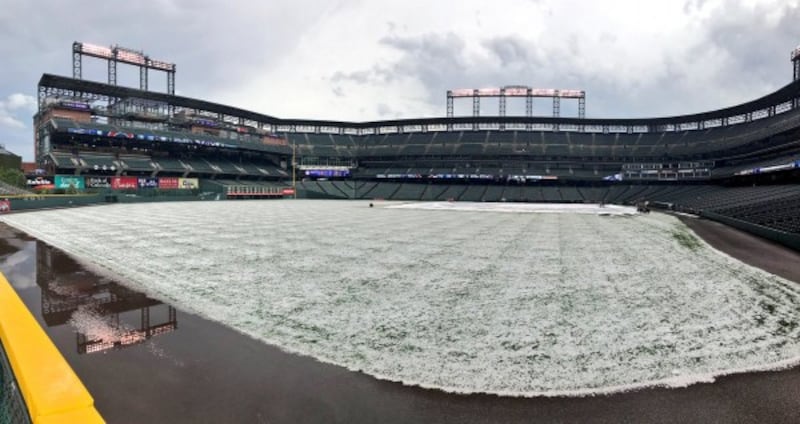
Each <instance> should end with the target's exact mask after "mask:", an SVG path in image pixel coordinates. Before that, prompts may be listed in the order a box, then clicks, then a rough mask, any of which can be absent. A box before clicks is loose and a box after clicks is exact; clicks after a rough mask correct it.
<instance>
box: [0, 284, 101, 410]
mask: <svg viewBox="0 0 800 424" xmlns="http://www.w3.org/2000/svg"><path fill="white" fill-rule="evenodd" d="M0 340H1V341H2V342H3V347H4V348H5V351H6V356H7V357H8V360H9V363H10V364H11V368H12V370H13V371H14V377H15V378H16V380H17V384H18V385H19V388H20V391H21V392H22V396H23V397H24V398H25V404H26V405H27V407H28V412H29V413H30V416H31V420H32V421H33V423H34V424H66V423H70V424H71V423H86V424H94V423H103V422H104V421H103V418H102V417H100V414H99V413H98V412H97V409H95V407H94V399H92V396H91V395H90V394H89V392H88V391H87V390H86V387H84V385H83V383H82V382H81V380H80V379H79V378H78V376H77V375H75V372H74V371H73V370H72V368H71V367H70V366H69V364H67V361H66V360H65V359H64V357H63V356H62V355H61V352H59V351H58V348H56V346H55V345H54V344H53V342H52V341H51V340H50V338H49V337H47V334H45V332H44V330H43V329H42V327H40V326H39V323H37V322H36V319H35V318H34V317H33V315H32V314H31V312H30V311H29V310H28V308H27V307H26V306H25V304H24V303H23V302H22V299H20V298H19V296H18V295H17V293H16V291H14V289H13V288H12V287H11V285H10V284H9V283H8V281H7V280H6V278H5V277H4V276H3V275H2V274H0Z"/></svg>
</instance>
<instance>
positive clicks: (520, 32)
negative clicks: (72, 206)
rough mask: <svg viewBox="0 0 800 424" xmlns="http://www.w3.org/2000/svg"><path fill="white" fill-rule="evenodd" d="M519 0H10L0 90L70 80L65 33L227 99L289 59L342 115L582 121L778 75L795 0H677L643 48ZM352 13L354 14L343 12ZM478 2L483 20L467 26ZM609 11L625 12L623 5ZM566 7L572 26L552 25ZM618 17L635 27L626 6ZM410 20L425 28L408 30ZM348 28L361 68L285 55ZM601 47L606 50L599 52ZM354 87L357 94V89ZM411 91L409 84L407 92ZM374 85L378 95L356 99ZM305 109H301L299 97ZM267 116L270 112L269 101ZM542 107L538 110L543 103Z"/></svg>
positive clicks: (709, 104) (19, 144) (1, 95)
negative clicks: (514, 107)
mask: <svg viewBox="0 0 800 424" xmlns="http://www.w3.org/2000/svg"><path fill="white" fill-rule="evenodd" d="M570 1H571V0H570ZM537 2H538V0H537ZM521 3H522V2H520V3H516V4H515V3H514V2H509V4H508V11H507V13H505V14H501V15H502V16H501V15H493V14H492V12H491V11H490V10H487V9H486V5H485V4H483V3H478V2H475V3H474V4H469V2H464V4H463V7H464V9H463V12H464V13H460V14H459V13H457V12H459V11H454V12H453V16H452V18H453V19H452V20H451V21H450V23H449V24H448V23H446V22H445V21H446V20H441V19H438V17H431V16H427V15H426V14H432V13H434V11H441V10H440V9H437V8H436V7H434V6H431V7H430V10H431V12H430V13H428V12H427V10H428V8H427V7H425V8H421V9H420V10H419V11H417V12H415V14H410V15H408V16H405V17H404V16H403V15H402V14H398V13H391V14H386V15H379V14H377V13H375V9H374V8H373V9H369V7H368V5H369V4H368V3H367V2H362V1H359V0H341V1H337V2H332V3H330V4H320V3H319V2H317V1H314V0H297V1H293V2H286V1H284V2H281V1H277V2H248V3H246V4H241V3H237V4H236V7H224V6H221V5H220V4H219V3H218V2H215V1H212V0H194V1H190V0H157V1H156V2H115V3H114V5H113V7H109V6H108V3H107V2H104V1H99V0H74V1H70V2H60V1H57V0H43V1H39V2H25V1H21V0H11V1H7V2H5V3H4V4H3V7H2V8H0V55H2V57H5V58H9V60H6V61H4V63H3V66H0V101H7V100H8V96H9V95H11V94H13V93H16V94H20V95H26V96H35V95H36V92H35V88H36V83H37V81H38V78H39V76H40V75H41V73H43V72H49V73H56V74H62V75H69V74H70V73H71V67H70V51H69V49H70V47H71V43H72V41H86V42H92V43H97V44H102V45H109V44H112V43H119V44H120V45H123V46H126V47H131V48H143V49H144V50H145V52H146V53H148V54H149V55H150V56H151V57H153V58H156V59H161V60H167V61H174V62H176V63H177V65H178V74H177V89H178V91H179V92H180V93H181V94H182V95H186V96H190V97H198V98H202V99H207V100H211V101H220V100H219V99H232V98H233V97H226V95H227V94H228V93H230V92H234V91H238V92H243V93H244V94H242V95H241V96H240V97H237V98H235V99H236V101H239V100H241V99H244V100H245V101H246V100H247V98H248V97H247V96H252V97H253V98H257V97H264V95H263V94H262V93H259V92H257V91H258V90H253V91H252V94H251V91H248V90H249V89H250V86H249V85H248V82H249V81H251V80H254V79H259V78H263V76H264V75H265V74H267V73H269V71H270V70H273V69H290V70H291V71H290V72H293V71H294V70H295V69H297V73H298V74H300V75H303V76H306V75H307V76H308V81H315V82H318V81H323V83H324V84H328V86H323V89H318V88H319V86H316V88H315V89H317V91H315V92H314V95H315V96H316V97H315V99H314V101H315V102H316V103H318V104H320V105H330V104H332V103H333V101H336V99H340V98H342V99H343V100H341V101H340V103H342V104H344V103H346V104H353V106H352V107H351V108H350V109H348V110H347V113H348V114H354V115H356V116H352V117H350V119H353V120H362V119H365V118H367V117H372V116H375V115H376V114H377V115H378V116H386V117H389V116H391V117H394V116H404V117H414V116H420V115H421V114H423V113H426V112H428V113H430V112H429V111H437V112H438V111H440V114H443V113H444V99H445V97H444V93H445V91H446V90H448V89H452V88H477V87H491V86H502V85H509V84H524V85H530V86H534V87H541V88H578V89H585V90H586V91H587V95H588V101H587V110H588V114H589V116H596V117H623V116H625V117H629V116H657V115H669V114H680V113H687V112H697V111H702V110H707V109H710V108H716V107H723V106H728V105H730V104H732V103H734V102H739V101H746V100H749V99H752V98H754V97H757V96H759V95H762V94H766V93H767V92H769V91H770V90H774V89H776V88H778V87H780V86H782V85H784V84H786V83H788V82H789V80H790V75H791V72H790V71H791V67H790V64H789V61H788V52H789V50H790V49H792V48H793V47H794V46H796V45H797V44H798V42H800V25H797V22H800V12H799V11H798V0H787V1H785V2H783V3H782V4H779V5H778V6H769V5H767V3H764V4H761V3H759V4H757V5H755V6H751V5H749V4H746V3H744V2H740V1H736V0H730V1H722V2H720V1H716V0H688V1H686V2H685V3H681V4H678V5H676V6H675V8H674V11H675V12H677V13H678V15H680V16H681V18H682V19H683V21H685V22H683V21H682V22H681V24H685V28H684V29H685V30H686V31H685V34H691V37H681V36H683V35H684V34H675V33H664V34H661V35H660V36H661V37H662V39H661V40H662V41H664V39H667V40H665V41H664V42H660V41H659V43H658V45H655V46H653V47H652V48H653V49H658V50H659V51H658V52H657V54H649V55H648V54H643V53H642V52H643V51H644V50H643V49H646V48H647V46H644V45H643V44H644V43H646V42H647V41H644V40H642V41H640V40H639V38H640V37H641V34H638V33H636V31H637V30H636V29H635V28H637V26H636V25H631V26H630V28H620V29H618V28H616V27H613V26H608V25H601V24H603V23H604V19H606V18H604V17H603V16H592V17H591V19H593V21H592V22H596V23H597V24H598V26H597V30H596V31H595V32H591V31H589V32H585V31H584V30H585V29H586V27H585V26H582V25H577V24H574V23H575V22H580V21H581V19H584V18H586V16H584V15H585V13H583V12H582V11H581V10H580V9H581V8H580V7H579V6H580V5H577V4H572V3H569V5H571V6H570V8H571V9H570V10H568V11H567V12H568V13H564V10H562V9H563V8H564V7H567V6H562V3H561V2H558V3H555V2H552V3H547V2H544V1H541V3H542V4H543V5H542V7H541V8H537V10H538V11H539V12H541V15H542V16H539V18H541V19H543V22H544V25H545V26H544V27H543V28H538V27H537V28H536V29H537V31H530V33H529V32H526V30H524V27H519V26H517V27H514V26H513V25H512V23H513V22H512V21H513V19H508V20H507V19H506V18H507V17H508V16H512V15H513V14H514V13H515V10H516V9H515V8H517V7H519V4H521ZM524 3H526V4H527V2H524ZM409 7H412V6H409ZM609 7H611V6H609ZM381 8H384V9H388V8H389V6H384V5H381ZM351 9H352V10H355V12H358V13H347V12H348V11H352V10H351ZM363 10H370V11H371V12H370V13H371V15H369V16H368V15H367V14H366V13H365V14H359V13H360V12H361V11H363ZM478 10H480V11H481V14H480V20H481V25H482V27H481V28H480V30H479V31H475V20H476V19H477V18H476V16H478V15H477V11H478ZM519 10H522V9H521V8H520V9H519ZM559 10H560V12H559ZM342 11H344V12H342ZM392 12H397V11H396V10H393V11H392ZM539 12H536V13H539ZM387 13H388V11H387ZM437 13H438V12H437ZM526 13H531V19H532V22H534V21H535V20H536V18H537V16H534V15H535V13H534V12H526ZM609 13H622V14H625V13H629V8H625V9H624V10H620V9H615V10H610V11H609ZM630 13H635V12H630ZM342 16H346V17H347V19H348V20H344V18H342ZM386 16H391V20H390V21H389V20H387V19H386ZM503 16H506V18H504V17H503ZM564 16H566V18H564ZM562 18H563V19H569V22H567V21H564V22H559V19H562ZM337 19H338V20H337ZM352 19H365V20H369V21H372V22H376V23H377V26H376V27H375V28H373V27H370V26H369V25H360V24H359V22H361V21H353V20H352ZM459 19H460V20H459ZM626 19H629V20H630V21H631V22H634V21H635V19H636V16H635V14H632V15H631V16H629V17H626ZM417 20H419V21H421V22H426V25H427V26H421V25H415V24H416V22H417ZM507 21H508V22H507ZM434 22H441V25H436V24H434ZM454 22H455V23H456V24H453V23H454ZM623 22H624V21H623ZM459 24H464V25H461V26H459ZM355 25H359V26H358V28H357V30H354V31H339V32H337V31H338V29H340V28H342V27H347V26H355ZM320 28H324V29H320ZM539 30H541V31H539ZM321 31H322V32H321ZM324 31H333V32H332V33H331V34H329V33H328V32H324ZM581 31H584V32H581ZM356 36H362V37H369V38H367V40H368V41H369V42H368V43H361V44H368V45H369V46H368V47H364V46H361V47H360V48H363V49H365V50H359V51H357V52H356V53H357V54H358V55H360V56H359V57H361V58H366V59H367V60H366V61H359V62H358V63H361V64H362V65H361V66H354V65H352V64H351V63H350V62H349V59H348V58H349V57H350V56H349V55H348V54H341V55H339V54H336V53H337V52H332V53H333V54H331V55H330V57H331V59H330V60H329V62H326V63H325V64H324V66H319V63H315V66H316V67H310V66H306V67H303V66H304V65H305V64H304V63H294V61H295V60H298V58H300V59H299V60H300V61H302V60H303V59H304V56H314V55H316V54H317V53H322V55H321V56H323V57H326V58H327V56H325V53H328V52H314V51H311V52H309V50H313V49H314V47H313V40H321V39H325V40H328V39H331V40H333V39H334V38H332V37H356ZM671 37H674V38H675V40H674V41H673V40H672V39H671ZM349 41H351V40H348V39H346V38H343V39H341V40H336V43H331V44H330V45H331V46H334V48H336V47H335V46H337V45H340V46H341V47H340V48H341V49H342V52H343V53H349V49H351V48H352V47H351V45H352V44H359V43H350V42H349ZM657 41H658V40H657ZM597 51H602V55H601V56H600V57H601V59H600V60H597V59H596V58H597V55H596V54H595V53H596V52H597ZM647 53H651V52H647ZM640 55H641V56H642V57H640ZM645 56H646V57H645ZM339 57H342V58H343V59H339ZM589 58H591V59H589ZM326 60H327V59H326ZM121 69H122V68H121ZM337 70H338V71H337ZM85 75H86V76H87V77H89V78H93V79H101V80H102V79H104V78H105V68H104V66H103V63H101V62H100V61H95V60H87V61H86V62H85ZM284 75H285V73H284ZM122 76H123V78H125V80H124V81H123V83H126V84H128V85H136V82H137V80H136V74H135V69H127V67H126V70H125V71H123V73H122ZM163 79H164V78H163V75H157V74H155V73H154V74H152V75H151V86H152V87H154V88H155V89H158V90H163V85H164V81H163ZM295 83H297V82H296V81H295ZM262 86H264V87H269V88H270V89H273V90H274V88H275V87H274V86H271V87H270V86H268V85H266V84H263V83H262ZM354 86H358V88H363V89H361V90H353V88H354ZM408 87H413V88H414V89H415V90H410V91H409V92H408V93H407V92H406V91H404V90H406V89H407V88H408ZM417 88H421V90H418V89H417ZM412 91H413V94H409V93H411V92H412ZM376 92H380V93H381V95H382V96H383V95H385V97H379V98H374V99H373V98H366V97H365V98H359V97H358V96H368V95H370V94H366V93H376ZM345 93H347V96H345ZM753 93H757V94H756V95H754V94H753ZM304 95H306V94H305V93H304ZM372 95H374V94H372ZM403 96H409V97H410V96H416V97H415V98H413V99H407V98H404V97H403ZM317 97H318V98H317ZM345 97H346V100H347V101H345V100H344V98H345ZM417 97H418V98H417ZM390 98H395V99H397V98H402V100H403V101H406V100H409V101H407V102H406V103H405V104H406V105H405V106H399V103H400V102H397V103H394V102H390V101H389V100H388V99H390ZM348 102H349V103H348ZM275 103H277V104H279V105H280V104H289V103H291V102H289V101H286V102H275ZM309 103H314V102H309ZM362 104H363V107H362ZM487 104H489V102H487ZM240 106H244V105H240ZM267 107H271V106H269V104H268V105H267ZM303 107H307V106H306V105H305V103H304V106H303ZM570 107H571V106H570V105H568V106H567V109H566V110H570V109H569V108H570ZM326 110H330V108H329V107H328V109H325V108H324V106H319V108H318V110H315V111H314V113H317V114H319V115H322V114H325V113H328V112H326ZM421 110H422V111H421ZM264 112H265V113H270V114H277V115H278V116H281V115H280V112H278V111H273V110H265V111H264ZM547 112H548V111H547V110H546V109H543V112H542V113H547ZM343 113H344V112H343ZM298 114H299V115H302V111H301V112H299V113H298ZM30 115H31V113H30V112H29V111H27V110H24V109H23V108H16V109H14V110H10V109H9V108H8V107H6V108H5V112H2V111H0V122H4V123H5V124H3V123H0V143H5V144H6V145H7V147H9V148H10V150H12V151H14V152H17V153H21V154H23V155H24V156H25V157H26V159H31V157H32V151H33V148H32V141H31V131H30V122H31V117H30ZM301 117H307V116H301ZM320 117H324V116H320ZM342 119H346V117H344V116H342Z"/></svg>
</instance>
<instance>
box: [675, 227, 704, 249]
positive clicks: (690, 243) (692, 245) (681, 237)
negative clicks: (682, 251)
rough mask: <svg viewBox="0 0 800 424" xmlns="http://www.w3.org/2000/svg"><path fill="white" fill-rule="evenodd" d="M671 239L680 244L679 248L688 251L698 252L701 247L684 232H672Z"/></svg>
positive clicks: (694, 238) (700, 244)
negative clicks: (681, 247)
mask: <svg viewBox="0 0 800 424" xmlns="http://www.w3.org/2000/svg"><path fill="white" fill-rule="evenodd" d="M672 237H673V238H674V239H675V240H677V241H678V243H680V245H681V246H683V247H685V248H687V249H689V250H699V249H700V248H702V247H703V243H701V242H700V240H699V239H698V238H697V237H695V236H693V235H692V234H690V233H688V232H687V231H684V230H673V231H672Z"/></svg>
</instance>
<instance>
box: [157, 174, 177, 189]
mask: <svg viewBox="0 0 800 424" xmlns="http://www.w3.org/2000/svg"><path fill="white" fill-rule="evenodd" d="M158 188H163V189H176V188H178V177H161V178H159V179H158Z"/></svg>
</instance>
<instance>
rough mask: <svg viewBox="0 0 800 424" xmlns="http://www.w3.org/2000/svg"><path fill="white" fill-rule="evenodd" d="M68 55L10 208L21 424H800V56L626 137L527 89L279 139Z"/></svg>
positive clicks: (238, 116) (159, 69)
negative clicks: (699, 108)
mask: <svg viewBox="0 0 800 424" xmlns="http://www.w3.org/2000/svg"><path fill="white" fill-rule="evenodd" d="M71 58H72V60H71V64H72V75H71V76H59V75H54V74H50V73H45V74H43V75H42V76H41V78H40V79H39V83H38V87H37V95H38V110H37V111H36V113H35V116H34V117H33V121H34V128H33V129H34V134H33V139H34V141H33V143H34V152H35V153H34V155H35V161H36V167H35V168H36V169H35V170H34V171H31V172H29V173H28V174H27V175H26V176H25V177H26V182H27V188H20V187H12V186H9V185H6V184H4V185H3V186H0V193H3V194H2V199H3V200H0V211H2V215H0V222H1V223H2V224H0V232H2V233H3V237H2V238H1V239H0V255H1V256H0V265H1V266H0V269H2V270H3V273H4V274H5V278H3V279H0V371H2V372H1V373H0V423H26V422H27V423H30V422H32V423H73V422H87V423H93V422H106V421H107V422H268V423H284V422H285V423H298V422H342V423H358V422H364V423H368V422H381V423H407V422H463V423H492V422H509V423H517V422H519V423H522V422H531V421H532V420H534V421H543V422H588V421H591V422H609V423H612V422H613V423H618V422H787V423H789V422H799V421H800V400H798V399H800V391H799V390H800V367H798V365H800V48H797V49H795V50H794V51H792V52H791V55H790V59H791V60H790V61H789V62H790V63H791V65H792V68H791V70H792V72H791V73H789V72H787V76H789V75H790V76H793V78H792V79H791V80H789V78H787V81H788V83H787V84H786V85H785V86H784V87H782V88H780V89H778V90H777V91H774V92H771V93H766V94H764V95H763V96H762V97H760V98H757V99H755V100H752V101H749V102H746V103H742V104H738V105H733V106H729V107H725V108H722V109H718V110H712V111H708V112H703V113H695V114H686V115H679V116H668V117H656V118H625V119H617V118H615V119H605V118H594V117H587V108H591V101H590V100H591V93H587V92H586V91H584V90H581V89H575V88H569V89H560V88H558V89H556V88H535V87H530V86H527V85H513V86H503V87H495V88H466V89H465V88H453V89H451V90H448V91H447V92H446V93H442V97H443V98H442V100H443V105H444V107H443V111H444V114H443V116H441V117H438V118H408V119H393V120H381V121H365V122H343V121H325V120H311V119H284V118H279V117H275V116H271V115H265V114H262V113H258V112H254V111H248V110H244V109H241V108H238V107H236V106H231V105H223V104H218V103H214V102H209V101H206V100H203V99H197V98H189V97H183V96H181V95H176V93H175V85H176V73H177V72H176V69H177V67H176V65H175V64H173V63H170V62H167V61H162V60H155V59H152V58H150V56H149V55H147V54H145V53H144V52H142V51H139V50H134V49H128V48H125V47H121V46H116V45H115V46H101V45H95V44H88V43H83V42H75V43H73V44H72V50H71ZM89 60H91V61H95V62H97V61H100V62H101V63H103V66H104V70H105V69H107V76H108V78H107V80H106V81H92V80H88V79H85V78H83V73H84V72H83V69H84V61H89ZM123 66H125V67H134V68H136V69H137V70H138V75H139V78H138V80H139V81H138V82H139V84H138V86H137V87H128V86H124V85H122V84H119V83H118V78H117V75H118V67H123ZM788 68H789V67H788V66H787V70H788ZM152 73H163V74H165V76H166V82H167V86H166V90H161V89H159V90H154V89H152V88H151V87H150V85H151V84H150V75H151V74H152ZM587 98H588V101H587ZM482 101H483V102H491V104H492V105H494V104H497V105H498V108H497V112H496V114H493V115H490V116H487V115H485V114H482V111H484V110H485V107H483V108H482V106H481V102H482ZM457 103H465V104H467V105H468V106H469V104H470V103H471V107H472V114H471V115H469V116H457V115H456V113H455V111H456V110H457V107H456V104H457ZM512 104H515V105H517V106H521V107H524V114H520V115H515V114H513V113H511V111H512V110H513V109H514V108H512V107H511V105H512ZM542 104H546V111H543V110H542V106H541V105H542ZM567 105H569V107H564V106H567ZM484 106H485V103H484ZM520 109H521V108H520ZM571 112H577V113H575V114H574V116H567V115H570V113H571ZM6 279H7V281H6Z"/></svg>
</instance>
